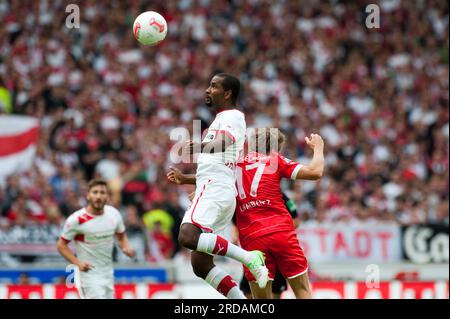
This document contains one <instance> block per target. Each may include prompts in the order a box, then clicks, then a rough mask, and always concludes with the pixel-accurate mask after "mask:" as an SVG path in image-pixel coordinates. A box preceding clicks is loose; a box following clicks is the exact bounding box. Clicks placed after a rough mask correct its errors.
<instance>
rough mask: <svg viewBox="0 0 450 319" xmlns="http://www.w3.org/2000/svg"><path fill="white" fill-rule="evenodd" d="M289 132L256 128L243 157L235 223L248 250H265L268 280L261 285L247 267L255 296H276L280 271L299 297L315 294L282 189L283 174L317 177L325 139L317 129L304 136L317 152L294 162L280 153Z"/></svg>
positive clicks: (293, 177)
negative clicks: (306, 161)
mask: <svg viewBox="0 0 450 319" xmlns="http://www.w3.org/2000/svg"><path fill="white" fill-rule="evenodd" d="M284 141H285V136H284V135H283V133H281V132H280V130H279V129H277V128H257V129H255V131H254V133H253V134H251V136H250V137H249V153H248V154H247V155H246V156H245V157H244V158H243V159H242V160H240V161H239V162H238V164H237V169H236V185H237V189H238V197H237V207H236V225H237V228H238V231H239V240H240V243H241V246H242V247H243V248H244V249H248V250H253V249H258V250H261V251H262V252H263V253H265V255H266V265H267V267H268V269H269V279H270V281H269V283H268V284H267V286H266V287H265V289H262V288H260V287H258V285H256V284H255V278H254V277H253V275H252V274H251V272H249V271H248V269H246V268H245V267H244V275H245V277H246V279H247V280H248V281H249V283H250V289H251V291H252V295H253V297H254V298H271V295H272V282H271V281H272V280H274V278H275V274H276V272H277V270H279V271H280V272H281V274H282V275H283V276H284V277H285V278H286V279H287V280H288V282H289V285H290V286H291V288H292V290H293V292H294V294H295V296H296V298H302V299H303V298H311V289H310V286H309V280H308V275H307V271H308V263H307V260H306V257H305V255H304V253H303V250H302V248H301V247H300V244H299V241H298V238H297V235H296V232H295V225H294V223H293V220H292V217H291V215H290V213H289V211H288V209H287V208H286V204H285V200H284V199H283V195H282V192H281V187H280V181H281V179H282V178H290V179H292V180H298V179H306V180H317V179H319V178H320V177H321V176H322V174H323V169H324V155H323V148H324V143H323V140H322V138H321V137H320V136H319V135H317V134H311V135H310V137H309V138H308V137H305V141H306V144H307V145H308V146H309V147H311V148H312V149H313V151H314V154H313V159H312V160H311V162H310V163H309V164H308V165H302V164H298V163H295V162H293V161H291V160H289V159H287V158H285V157H283V156H282V155H280V154H279V152H280V151H281V149H282V147H283V144H284Z"/></svg>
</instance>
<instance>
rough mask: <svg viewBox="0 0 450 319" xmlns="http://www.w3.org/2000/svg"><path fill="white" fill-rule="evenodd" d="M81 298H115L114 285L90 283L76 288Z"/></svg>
mask: <svg viewBox="0 0 450 319" xmlns="http://www.w3.org/2000/svg"><path fill="white" fill-rule="evenodd" d="M78 293H79V294H80V298H81V299H115V293H114V285H91V286H81V287H80V288H78Z"/></svg>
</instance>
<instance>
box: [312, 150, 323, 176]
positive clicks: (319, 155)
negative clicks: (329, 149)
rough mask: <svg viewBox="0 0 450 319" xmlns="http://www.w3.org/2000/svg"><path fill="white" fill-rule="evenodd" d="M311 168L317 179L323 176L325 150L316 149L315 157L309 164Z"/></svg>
mask: <svg viewBox="0 0 450 319" xmlns="http://www.w3.org/2000/svg"><path fill="white" fill-rule="evenodd" d="M309 167H310V168H311V170H312V171H313V172H314V173H315V174H316V176H317V178H318V179H319V178H321V177H322V175H323V169H324V167H325V158H324V156H323V148H319V147H316V148H314V155H313V158H312V160H311V163H309Z"/></svg>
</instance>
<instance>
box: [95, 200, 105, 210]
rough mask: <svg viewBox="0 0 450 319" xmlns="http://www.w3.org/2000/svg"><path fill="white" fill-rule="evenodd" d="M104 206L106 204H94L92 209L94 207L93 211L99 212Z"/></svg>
mask: <svg viewBox="0 0 450 319" xmlns="http://www.w3.org/2000/svg"><path fill="white" fill-rule="evenodd" d="M105 204H106V203H103V202H100V203H95V204H94V207H95V209H98V210H100V209H103V207H104V206H105Z"/></svg>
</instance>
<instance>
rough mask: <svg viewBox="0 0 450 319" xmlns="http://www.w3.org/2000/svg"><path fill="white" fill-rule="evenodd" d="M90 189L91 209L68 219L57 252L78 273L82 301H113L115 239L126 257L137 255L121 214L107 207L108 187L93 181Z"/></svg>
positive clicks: (81, 210)
mask: <svg viewBox="0 0 450 319" xmlns="http://www.w3.org/2000/svg"><path fill="white" fill-rule="evenodd" d="M88 187H89V189H88V194H87V200H88V205H87V206H86V207H84V208H82V209H80V210H78V211H76V212H74V213H73V214H71V215H70V216H69V217H68V218H67V220H66V222H65V224H64V228H63V231H62V234H61V237H60V238H59V240H58V244H57V248H58V251H59V253H60V254H61V255H62V256H63V257H64V258H65V259H66V260H67V261H69V262H70V263H71V264H74V265H76V266H77V267H78V269H79V272H77V273H79V278H75V283H76V286H77V288H78V291H79V294H80V297H81V298H83V299H113V298H114V269H113V260H112V253H113V247H114V237H116V238H117V239H118V244H119V247H120V249H121V250H122V252H123V253H124V254H125V255H127V256H128V257H133V256H134V251H133V249H132V248H131V247H130V245H129V243H128V238H127V235H126V234H125V225H124V222H123V219H122V216H121V214H120V212H119V211H118V210H117V209H115V208H114V207H112V206H109V205H106V202H107V200H108V189H107V185H106V183H105V182H104V181H99V180H94V181H91V182H89V186H88ZM70 241H74V244H75V252H76V256H75V255H74V254H73V252H72V250H71V249H70V248H69V246H68V244H69V242H70Z"/></svg>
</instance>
